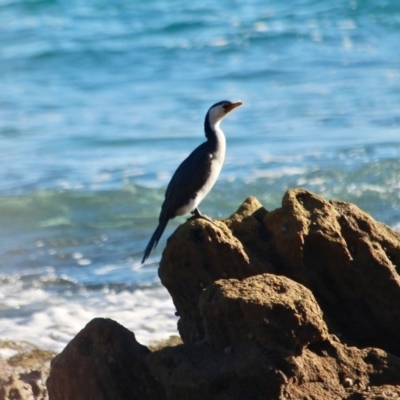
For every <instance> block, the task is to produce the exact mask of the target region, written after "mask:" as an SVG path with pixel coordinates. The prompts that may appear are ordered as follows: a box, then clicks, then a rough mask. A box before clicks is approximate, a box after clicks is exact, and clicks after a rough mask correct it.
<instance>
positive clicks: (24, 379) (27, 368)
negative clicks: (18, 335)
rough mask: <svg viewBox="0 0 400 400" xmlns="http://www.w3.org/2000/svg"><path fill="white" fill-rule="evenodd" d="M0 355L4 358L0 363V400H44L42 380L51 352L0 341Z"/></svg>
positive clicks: (27, 345) (44, 376)
mask: <svg viewBox="0 0 400 400" xmlns="http://www.w3.org/2000/svg"><path fill="white" fill-rule="evenodd" d="M0 354H1V355H2V356H3V357H4V358H3V359H0V400H10V399H18V400H32V399H37V400H46V399H47V398H48V396H47V389H46V385H45V380H46V378H47V376H48V372H49V367H50V360H51V359H52V358H53V357H54V355H55V353H54V352H52V351H49V350H41V349H39V348H37V347H36V346H34V345H32V344H30V343H20V342H11V341H4V340H0ZM6 355H7V356H6Z"/></svg>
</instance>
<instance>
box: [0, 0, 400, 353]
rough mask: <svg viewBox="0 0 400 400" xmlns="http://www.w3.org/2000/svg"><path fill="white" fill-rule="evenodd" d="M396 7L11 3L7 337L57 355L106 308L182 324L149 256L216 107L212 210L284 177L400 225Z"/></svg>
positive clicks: (208, 202) (5, 48) (4, 34)
mask: <svg viewBox="0 0 400 400" xmlns="http://www.w3.org/2000/svg"><path fill="white" fill-rule="evenodd" d="M399 37H400V3H399V2H395V1H389V0H339V1H336V2H331V1H326V0H299V1H296V2H282V1H278V0H269V1H268V0H267V1H266V0H263V1H261V0H250V1H246V2H239V1H227V0H221V1H218V2H215V1H211V0H200V1H198V2H194V3H191V2H182V1H166V0H150V1H142V0H140V1H128V0H117V1H113V2H106V1H104V0H85V1H82V0H69V1H65V0H0V149H1V151H0V160H1V168H0V339H6V338H8V339H15V340H29V341H32V342H34V343H36V344H39V345H41V346H43V347H47V348H52V349H56V350H61V349H62V348H63V347H64V346H65V344H66V343H67V342H68V341H69V340H70V339H71V338H72V337H73V336H74V335H75V334H76V333H77V332H78V331H79V330H80V329H82V327H83V326H84V325H85V324H86V323H87V322H88V321H89V320H90V319H91V318H93V317H95V316H105V317H110V318H113V319H116V320H117V321H119V322H120V323H122V324H123V325H125V326H127V327H128V328H130V329H132V330H133V331H134V332H135V334H136V335H137V337H138V339H139V341H141V342H142V343H145V344H147V343H149V342H151V341H152V340H156V339H159V338H165V337H168V335H170V334H174V333H176V317H175V316H174V307H173V305H172V302H171V300H170V298H169V295H168V293H167V292H166V291H165V289H163V288H162V287H161V285H160V283H159V279H158V277H157V266H158V261H159V259H160V256H161V252H162V249H163V247H164V245H165V240H166V238H167V237H168V235H170V234H171V232H172V231H173V230H174V229H175V228H176V227H177V226H178V224H179V223H181V222H182V221H183V220H184V218H181V219H176V220H174V221H171V222H170V224H169V226H168V228H167V230H166V232H165V234H164V236H163V238H162V240H161V242H160V244H159V246H158V248H157V249H156V250H155V251H154V252H153V253H152V255H151V257H150V259H149V261H148V262H147V263H146V264H145V265H144V266H142V265H141V264H140V260H141V257H142V254H143V250H144V248H145V246H146V244H147V242H148V240H149V238H150V236H151V234H152V232H153V230H154V229H155V227H156V225H157V218H158V213H159V210H160V206H161V203H162V201H163V194H164V191H165V188H166V186H167V184H168V181H169V179H170V177H171V176H172V173H173V172H174V170H175V169H176V168H177V166H178V165H179V163H180V162H181V161H182V160H183V159H184V158H185V157H186V156H187V155H188V154H189V153H190V152H191V151H192V150H193V149H194V148H195V147H196V146H197V145H198V144H200V143H201V142H202V141H203V140H204V133H203V130H202V129H203V119H204V116H205V113H206V111H207V109H208V108H209V107H210V106H211V105H212V104H213V103H215V102H217V101H220V100H223V99H230V100H237V99H241V100H242V101H243V102H244V106H243V107H241V108H239V109H237V110H235V111H234V112H232V113H231V114H229V116H228V117H227V118H226V119H225V120H224V121H223V123H222V129H223V130H224V132H225V134H226V136H227V146H228V148H227V157H226V162H225V166H224V168H223V170H222V173H221V176H220V178H219V180H218V182H217V184H216V186H215V187H214V189H213V191H212V192H211V193H210V195H209V196H208V197H207V198H206V199H205V200H204V202H203V203H202V204H201V207H200V208H201V210H202V211H203V212H204V213H206V214H208V215H210V216H212V217H213V218H225V217H228V216H229V215H230V214H232V213H233V212H234V211H235V210H236V209H237V208H238V206H239V205H240V204H241V203H242V202H243V200H244V199H245V198H246V197H247V196H250V195H253V196H256V197H257V198H258V199H259V200H260V201H261V202H262V204H263V205H264V206H265V208H267V209H269V210H272V209H274V208H276V207H279V205H280V201H281V198H282V196H283V194H284V192H285V190H287V189H288V188H294V187H299V186H300V187H304V188H307V189H310V190H312V191H314V192H316V193H318V194H320V195H322V196H324V197H326V198H334V199H340V200H344V201H350V202H353V203H355V204H357V205H358V206H359V207H361V208H362V209H364V210H365V211H367V212H369V213H370V214H371V215H372V216H373V217H374V218H376V219H378V220H380V221H383V222H385V223H387V224H388V225H390V226H392V227H394V228H395V229H396V228H398V227H400V212H399V210H400V182H399V177H400V164H399V157H400V135H399V128H400V94H399V93H400V52H399V46H398V43H399Z"/></svg>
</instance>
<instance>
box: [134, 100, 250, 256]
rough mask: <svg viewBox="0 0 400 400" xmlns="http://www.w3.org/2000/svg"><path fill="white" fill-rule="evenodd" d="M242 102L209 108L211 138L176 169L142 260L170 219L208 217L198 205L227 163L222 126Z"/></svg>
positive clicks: (207, 128) (207, 121) (207, 122)
mask: <svg viewBox="0 0 400 400" xmlns="http://www.w3.org/2000/svg"><path fill="white" fill-rule="evenodd" d="M242 104H243V103H242V102H241V101H237V102H231V101H226V100H224V101H220V102H219V103H216V104H214V105H213V106H211V108H210V109H209V110H208V112H207V115H206V118H205V120H204V131H205V134H206V138H207V141H205V142H204V143H202V144H201V145H200V146H198V147H197V148H196V149H195V150H194V151H193V152H192V153H191V154H190V155H189V157H187V158H186V159H185V160H184V161H183V162H182V164H181V165H180V166H179V167H178V169H177V170H176V171H175V173H174V175H173V177H172V179H171V181H170V183H169V185H168V187H167V190H166V192H165V200H164V203H163V205H162V206H161V212H160V216H159V219H158V226H157V229H156V230H155V231H154V233H153V236H152V237H151V239H150V241H149V244H148V245H147V247H146V249H145V251H144V255H143V259H142V263H144V262H145V261H146V259H147V258H148V257H149V255H150V253H151V251H152V250H153V249H154V248H155V247H156V246H157V243H158V241H159V240H160V238H161V235H162V234H163V232H164V229H165V227H166V226H167V224H168V221H169V220H170V219H172V218H175V217H176V216H178V215H185V214H187V213H189V212H190V213H192V214H193V215H194V216H195V217H202V218H206V219H208V218H207V217H206V216H204V215H202V214H201V213H200V211H199V209H198V206H199V204H200V203H201V201H202V200H203V199H204V198H205V197H206V196H207V194H208V193H209V191H210V190H211V188H212V187H213V186H214V184H215V182H216V181H217V179H218V176H219V173H220V172H221V168H222V164H223V163H224V159H225V149H226V140H225V135H224V132H222V130H221V128H220V126H219V125H220V123H221V121H222V119H223V118H224V117H225V116H226V115H227V114H228V113H229V112H230V111H232V110H233V109H234V108H236V107H239V106H241V105H242Z"/></svg>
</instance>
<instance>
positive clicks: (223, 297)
mask: <svg viewBox="0 0 400 400" xmlns="http://www.w3.org/2000/svg"><path fill="white" fill-rule="evenodd" d="M199 309H200V313H201V315H202V317H203V321H204V326H205V331H206V335H205V339H206V342H207V343H208V344H210V345H211V346H213V347H218V348H224V347H226V346H235V345H239V344H243V343H254V344H259V345H261V346H263V347H264V348H266V349H275V350H276V348H279V347H280V348H282V349H284V350H285V351H288V352H290V353H298V352H300V353H301V351H302V349H303V347H305V346H306V345H308V344H309V343H313V342H315V341H320V340H324V339H326V338H327V337H328V329H327V327H326V325H325V322H324V320H323V318H322V312H321V310H320V308H319V306H318V304H317V302H316V301H315V299H314V297H313V295H312V293H311V292H310V291H309V290H308V289H307V288H305V287H304V286H302V285H300V284H298V283H296V282H294V281H292V280H290V279H288V278H286V277H283V276H276V275H272V274H264V275H258V276H254V277H249V278H247V279H244V280H243V281H238V280H237V279H230V280H220V281H217V282H215V283H214V284H213V285H211V286H210V287H209V288H208V289H207V290H206V291H205V292H204V293H203V294H202V296H201V297H200V302H199Z"/></svg>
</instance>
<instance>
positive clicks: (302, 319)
mask: <svg viewBox="0 0 400 400" xmlns="http://www.w3.org/2000/svg"><path fill="white" fill-rule="evenodd" d="M199 308H200V310H201V313H202V316H203V321H204V323H205V324H206V329H205V331H206V339H205V340H203V341H201V342H198V343H195V344H184V345H180V346H177V347H174V348H165V349H162V350H160V351H157V352H154V353H152V354H150V355H149V357H148V358H149V367H150V369H151V371H152V372H153V374H154V376H155V377H156V378H157V380H158V381H159V382H160V383H161V384H162V386H163V387H164V388H165V390H166V393H167V398H168V399H171V400H172V399H174V400H186V399H193V400H196V399H199V400H200V399H206V398H209V399H213V400H223V399H224V400H225V399H230V400H242V399H253V400H258V399H259V400H261V399H262V400H284V399H286V400H287V399H293V400H297V399H324V398H326V399H346V398H348V399H351V398H353V399H357V398H358V399H359V398H363V397H362V396H364V395H368V393H369V392H374V393H379V392H380V389H379V387H380V386H383V385H385V386H386V387H387V388H388V389H390V390H391V393H396V391H397V390H398V388H399V387H400V386H399V385H400V359H399V358H397V357H394V356H391V355H389V354H387V353H386V352H384V351H382V350H378V349H371V348H367V349H363V350H360V349H357V348H355V347H347V346H345V345H343V344H341V343H340V342H339V341H337V340H335V338H334V337H331V336H330V335H329V334H328V332H327V328H326V325H325V322H324V321H323V315H322V313H321V310H320V309H319V307H318V305H317V304H316V301H315V299H314V298H313V296H312V293H311V292H310V291H309V290H307V289H306V288H303V287H302V286H301V285H300V284H298V283H295V282H293V281H291V280H289V279H287V278H284V277H277V276H273V275H269V274H265V275H261V276H257V277H250V278H247V279H244V280H243V281H241V282H240V281H238V280H234V279H231V280H220V281H218V282H216V283H214V284H212V285H210V287H208V288H207V289H206V290H205V292H204V293H203V294H202V296H201V298H200V302H199ZM399 393H400V391H399ZM365 398H368V397H365Z"/></svg>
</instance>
